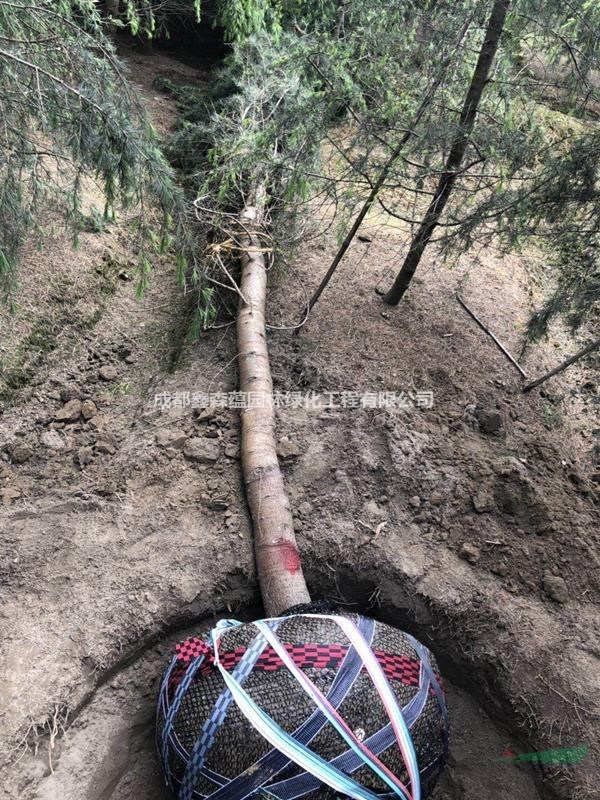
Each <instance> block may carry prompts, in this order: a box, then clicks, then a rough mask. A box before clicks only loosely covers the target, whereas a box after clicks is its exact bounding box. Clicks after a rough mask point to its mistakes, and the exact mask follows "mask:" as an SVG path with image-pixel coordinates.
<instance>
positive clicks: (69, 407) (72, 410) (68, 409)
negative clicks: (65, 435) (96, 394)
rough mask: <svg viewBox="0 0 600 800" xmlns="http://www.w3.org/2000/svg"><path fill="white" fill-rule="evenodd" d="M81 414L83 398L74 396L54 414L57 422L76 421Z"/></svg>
mask: <svg viewBox="0 0 600 800" xmlns="http://www.w3.org/2000/svg"><path fill="white" fill-rule="evenodd" d="M80 416H81V400H78V399H77V398H73V400H69V401H68V402H67V403H65V404H64V406H63V407H62V408H59V409H58V411H57V412H56V413H55V415H54V419H55V420H56V421H57V422H76V421H77V420H78V419H79V417H80Z"/></svg>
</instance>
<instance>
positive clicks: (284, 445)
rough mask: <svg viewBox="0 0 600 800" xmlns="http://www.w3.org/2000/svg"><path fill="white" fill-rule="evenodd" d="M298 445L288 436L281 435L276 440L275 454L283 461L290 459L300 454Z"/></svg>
mask: <svg viewBox="0 0 600 800" xmlns="http://www.w3.org/2000/svg"><path fill="white" fill-rule="evenodd" d="M300 452H301V450H300V446H299V445H298V443H297V442H295V441H294V440H293V439H290V438H289V436H283V437H282V438H281V439H280V440H279V441H278V442H277V455H278V456H279V458H281V459H282V460H283V461H291V460H292V459H294V458H297V457H298V456H299V455H300Z"/></svg>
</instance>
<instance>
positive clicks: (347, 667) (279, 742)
mask: <svg viewBox="0 0 600 800" xmlns="http://www.w3.org/2000/svg"><path fill="white" fill-rule="evenodd" d="M298 616H306V617H309V618H315V619H319V620H323V619H328V620H331V621H332V622H334V623H335V624H336V625H338V627H340V628H341V629H342V631H343V632H344V634H345V636H346V637H347V639H348V640H349V642H350V645H351V646H350V647H349V648H348V651H347V654H346V657H345V658H344V661H343V663H342V666H341V667H340V670H339V671H338V673H337V675H336V678H335V679H334V682H333V683H332V685H331V687H330V689H329V692H328V694H327V696H325V695H324V694H323V693H322V692H321V691H320V690H319V689H318V688H317V687H316V686H315V685H314V683H313V682H312V681H311V680H310V679H309V678H308V676H307V675H306V674H305V673H304V672H303V671H302V670H301V669H299V667H298V666H297V665H296V664H295V663H294V660H293V659H292V657H291V656H290V654H289V653H288V652H287V649H286V647H285V646H284V645H283V644H282V643H281V641H280V640H279V639H278V638H277V636H276V635H275V630H276V628H277V627H278V626H279V624H280V623H281V622H282V621H283V620H284V619H285V618H273V619H268V620H259V621H256V622H254V623H252V624H253V625H254V626H255V627H256V628H257V630H258V635H257V637H256V638H255V639H254V640H253V641H252V643H251V645H250V646H249V647H248V649H247V650H246V652H245V654H244V656H243V657H242V659H241V661H240V662H239V663H238V664H237V665H236V667H235V669H234V671H233V672H232V673H229V672H228V670H227V669H226V668H225V667H224V666H223V664H222V662H221V660H220V658H219V642H220V639H221V637H222V635H223V633H224V632H225V631H227V630H228V629H230V628H232V627H237V626H239V625H242V624H247V623H241V622H237V621H235V620H223V621H221V622H220V623H218V625H217V626H216V628H215V629H213V630H212V631H211V634H210V635H211V639H212V650H213V654H214V666H215V667H216V668H217V669H218V670H219V672H220V673H221V675H222V677H223V680H224V682H225V689H224V691H223V692H222V693H221V695H220V696H219V698H218V699H217V701H216V703H215V707H214V709H213V712H212V713H211V715H210V716H209V718H208V719H207V720H206V721H205V723H204V725H203V727H202V730H201V732H200V735H199V737H198V739H197V740H196V742H195V744H194V747H193V749H192V752H191V754H189V755H188V753H187V752H186V751H185V749H184V748H183V747H182V746H181V743H180V742H179V740H178V739H177V736H176V735H175V733H174V731H173V722H174V719H175V716H176V714H177V712H178V710H179V707H180V705H181V701H182V699H183V697H184V695H185V692H186V691H187V689H188V688H189V686H190V685H191V682H192V681H193V679H194V676H196V673H197V671H198V669H199V668H200V667H201V666H202V663H203V662H204V660H205V657H204V656H199V657H197V658H195V659H194V661H193V662H192V663H190V665H189V667H188V669H187V670H186V672H185V675H184V676H183V678H182V680H181V683H180V684H179V685H178V686H177V689H176V691H175V694H174V697H173V701H172V704H171V705H170V706H169V702H168V693H169V681H170V676H171V673H172V671H173V669H174V667H175V662H176V660H174V661H173V662H172V663H171V665H170V667H169V669H168V671H167V674H166V675H165V678H164V680H163V685H162V689H161V694H160V696H159V709H160V710H161V712H162V713H163V715H164V717H165V724H164V727H163V732H162V737H161V741H160V743H159V750H160V752H161V756H162V760H163V765H164V767H165V774H166V776H167V782H168V784H169V786H170V787H171V788H173V782H174V779H173V776H172V775H171V773H170V769H169V764H168V755H169V745H171V746H172V747H174V749H175V751H176V752H177V753H178V754H179V755H180V756H181V757H182V758H183V760H184V761H185V762H187V764H186V769H185V772H184V775H183V777H182V779H181V782H180V781H175V782H176V783H178V784H179V794H178V797H179V800H192V799H193V798H201V797H203V795H202V794H200V793H199V792H197V791H195V786H196V784H197V781H198V778H199V777H200V775H202V776H204V777H206V778H208V779H209V780H210V781H212V782H213V783H214V784H216V786H217V788H216V789H215V790H214V791H213V792H212V793H211V794H209V795H208V798H210V800H234V798H235V800H239V798H244V797H248V796H249V795H250V794H252V793H253V792H255V791H256V790H257V789H258V788H260V786H261V785H264V784H265V783H266V782H267V781H270V780H272V779H273V777H274V776H275V775H277V773H278V772H281V770H283V769H285V768H286V767H287V766H289V764H290V763H291V762H293V763H296V764H298V765H299V766H300V767H301V768H303V769H304V770H305V772H304V773H302V774H300V775H297V776H295V777H293V778H288V779H287V780H285V781H282V782H280V783H278V784H273V783H271V784H270V785H269V786H268V788H267V791H268V792H269V794H272V796H274V797H276V798H282V799H284V798H285V800H292V798H296V797H300V796H302V795H303V794H306V793H307V792H309V791H313V790H314V789H316V788H318V786H319V784H321V783H323V784H326V785H328V786H330V787H332V788H333V789H334V790H336V791H337V792H340V793H342V794H344V795H346V796H348V797H351V798H356V800H376V799H378V798H380V797H381V795H378V794H375V793H373V792H371V791H370V790H368V789H366V788H365V787H364V786H362V785H361V784H359V783H358V782H357V781H355V780H354V779H353V778H352V777H351V773H353V772H355V771H356V770H357V769H359V768H360V767H361V766H364V765H366V766H368V767H369V768H370V769H371V770H372V771H373V772H374V773H375V774H377V775H378V776H379V777H380V778H381V780H382V781H384V782H385V783H386V784H387V785H388V786H389V787H390V788H391V789H392V792H393V794H394V795H396V796H397V797H400V798H401V800H421V785H420V775H419V766H418V762H417V757H416V753H415V750H414V746H413V744H412V739H411V736H410V732H409V727H410V726H412V725H413V724H414V721H415V720H416V719H417V718H418V716H419V714H420V713H421V711H422V709H423V707H424V705H425V703H426V702H427V697H428V695H429V692H430V688H431V687H433V690H434V691H435V693H436V695H437V698H438V701H439V702H440V705H441V708H442V713H443V714H444V716H445V718H447V717H446V715H447V711H446V706H445V700H444V697H443V694H442V691H441V688H440V686H439V683H438V681H437V679H436V677H435V674H434V672H433V669H432V668H431V664H430V662H429V659H428V655H427V651H426V650H425V648H423V647H421V646H420V643H418V642H416V641H415V640H413V639H412V637H409V640H410V642H411V645H412V646H413V647H414V649H415V651H416V652H417V653H418V655H419V656H420V658H421V665H420V670H419V674H420V680H419V690H418V692H417V694H416V695H415V696H414V697H413V698H412V699H411V701H410V703H409V704H408V705H407V706H406V707H405V708H404V709H402V708H401V707H400V706H399V704H398V701H397V699H396V696H395V695H394V692H393V690H392V689H391V686H390V685H389V682H388V679H387V678H386V676H385V674H384V672H383V670H382V668H381V665H380V664H379V662H378V661H377V659H376V657H375V655H374V653H373V651H372V649H371V639H372V635H373V631H374V623H373V622H372V621H370V620H367V619H366V618H359V627H357V626H356V625H355V624H354V622H352V620H350V619H348V618H346V617H340V616H337V615H333V614H313V613H305V614H299V615H298ZM367 622H368V623H370V626H369V625H367V626H366V628H367V629H365V623H367ZM268 644H270V645H271V647H272V648H273V650H274V651H275V652H276V653H277V655H278V656H279V658H280V659H281V661H282V662H283V664H284V665H285V666H286V667H287V669H288V670H289V671H290V673H291V674H292V675H293V676H294V677H295V678H296V680H297V681H298V683H299V684H300V686H301V688H302V689H303V691H305V692H306V694H307V695H308V696H309V697H310V698H311V699H312V700H313V702H314V703H315V705H316V706H317V708H316V710H315V711H314V712H313V714H312V715H311V716H310V717H309V718H308V719H307V720H305V722H304V723H302V725H301V726H300V727H299V728H298V729H297V730H296V731H294V733H293V734H291V735H290V734H289V733H287V732H286V731H285V730H284V729H283V728H281V727H280V726H279V725H278V724H277V723H276V722H275V721H274V720H273V719H272V718H271V717H270V716H269V715H268V714H267V713H266V712H264V711H263V710H262V709H261V708H260V707H259V706H258V705H257V704H256V703H255V702H254V701H253V700H252V698H251V697H250V695H248V693H247V692H246V691H245V690H244V688H243V687H242V684H243V682H244V681H245V679H246V677H247V676H248V675H249V674H250V672H251V671H252V669H253V668H254V665H255V664H256V661H257V659H258V658H260V657H261V654H262V653H263V651H264V649H265V648H266V647H267V645H268ZM363 667H364V669H365V670H366V671H367V672H368V674H369V675H370V677H371V680H372V681H373V685H374V686H375V688H376V689H377V692H378V694H379V696H380V698H381V701H382V703H383V705H384V707H385V709H386V711H387V713H388V717H389V719H390V723H389V724H388V725H386V726H385V727H384V728H382V729H381V730H380V731H378V732H377V733H375V734H373V735H372V736H371V737H369V739H367V740H366V741H364V742H361V741H360V740H359V739H358V738H357V736H356V735H355V734H354V732H353V731H352V730H351V729H350V728H349V726H348V725H347V724H346V722H345V721H344V720H343V718H342V717H341V716H340V714H339V713H338V711H337V708H339V706H340V704H341V702H342V700H343V697H345V696H346V694H347V692H348V691H349V690H350V688H351V686H352V684H353V683H354V681H355V680H356V677H357V676H358V674H359V673H360V671H361V670H362V668H363ZM349 677H350V678H351V679H350V680H348V678H349ZM340 695H341V696H340ZM233 701H234V702H235V703H236V705H237V706H238V707H239V708H240V710H241V712H242V713H243V714H244V716H246V718H247V719H248V720H249V722H250V723H251V724H252V725H253V727H254V728H255V729H256V730H257V731H259V732H260V733H261V734H262V736H263V737H264V738H265V739H266V740H267V741H268V742H269V743H270V744H271V745H272V746H273V748H274V749H273V750H271V751H270V752H269V753H267V754H266V755H265V756H263V758H262V759H260V760H259V761H258V762H257V763H256V764H254V765H252V767H251V768H250V769H248V770H246V771H245V772H244V773H242V774H241V775H239V776H237V777H236V778H234V779H232V780H229V779H228V778H225V777H224V776H221V775H219V774H218V773H215V772H213V771H212V770H209V769H207V768H206V767H205V766H204V763H205V761H206V757H207V756H208V753H209V752H210V749H211V747H212V745H213V742H214V738H215V736H216V734H217V732H218V730H219V727H220V726H221V724H222V723H223V721H224V720H225V717H226V714H227V711H228V708H229V706H230V704H231V702H233ZM326 721H329V722H330V723H331V725H332V726H333V727H334V729H335V730H336V731H337V732H338V733H339V734H340V736H342V738H343V739H344V741H345V742H346V743H347V744H348V745H349V747H350V749H349V750H347V751H346V752H345V753H342V754H340V755H339V756H337V757H336V758H334V759H333V760H332V761H331V762H327V761H325V760H324V759H323V758H321V757H320V756H319V755H318V754H316V753H314V752H313V751H312V750H310V749H309V748H308V747H306V746H305V745H306V744H308V743H309V742H310V741H311V740H312V739H313V738H314V737H315V736H316V735H317V733H318V732H319V731H320V730H321V729H322V727H323V726H324V724H325V723H326ZM394 743H397V745H398V746H399V748H400V752H401V753H402V756H403V758H404V762H405V764H406V768H407V772H408V776H409V781H410V791H409V789H408V788H407V787H406V786H405V785H404V784H403V783H402V782H401V781H400V780H399V779H398V778H397V777H396V776H395V775H394V774H393V773H392V772H391V771H390V770H389V768H388V767H386V766H385V764H383V763H382V762H381V761H380V759H379V758H378V756H379V755H380V754H381V753H382V752H384V750H386V749H388V748H389V747H390V746H392V745H393V744H394ZM445 744H446V742H445ZM389 796H391V795H389Z"/></svg>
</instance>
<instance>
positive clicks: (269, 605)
mask: <svg viewBox="0 0 600 800" xmlns="http://www.w3.org/2000/svg"><path fill="white" fill-rule="evenodd" d="M262 217H263V210H262V206H261V204H260V203H258V202H257V204H256V205H254V206H246V208H244V210H243V211H242V213H241V215H240V227H241V235H240V238H241V245H242V254H241V264H242V276H241V283H240V290H241V294H242V295H243V297H244V298H245V301H244V300H241V299H240V305H239V310H238V319H237V340H238V358H239V386H240V391H241V392H243V393H244V394H245V396H246V398H249V393H252V395H251V397H252V402H251V403H250V402H246V403H245V404H244V408H242V410H241V420H242V444H241V457H242V471H243V475H244V483H245V487H246V494H247V497H248V505H249V506H250V512H251V514H252V519H253V523H254V550H255V555H256V567H257V571H258V580H259V584H260V588H261V592H262V597H263V603H264V607H265V611H266V613H267V615H268V616H275V615H277V614H280V613H281V612H282V611H284V610H285V609H287V608H290V607H291V606H294V605H298V604H300V603H308V602H310V596H309V593H308V589H307V588H306V582H305V580H304V574H303V572H302V564H301V561H300V554H299V551H298V545H297V542H296V536H295V534H294V525H293V519H292V512H291V509H290V504H289V500H288V497H287V494H286V491H285V488H284V485H283V476H282V474H281V470H280V469H279V462H278V460H277V451H276V443H275V417H274V411H273V384H272V380H271V368H270V364H269V353H268V349H267V337H266V328H265V301H266V291H267V265H266V260H265V253H264V247H263V246H262V241H261V238H260V228H261V224H262Z"/></svg>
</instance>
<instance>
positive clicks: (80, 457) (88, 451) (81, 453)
mask: <svg viewBox="0 0 600 800" xmlns="http://www.w3.org/2000/svg"><path fill="white" fill-rule="evenodd" d="M93 458H94V451H93V450H92V448H91V447H80V448H79V450H78V451H77V463H78V464H79V466H80V467H85V466H87V465H88V464H89V463H91V461H92V460H93Z"/></svg>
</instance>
